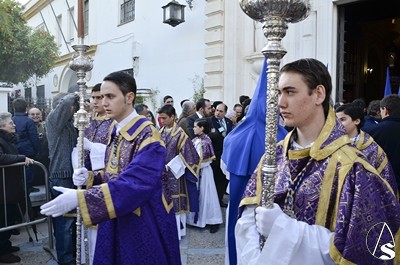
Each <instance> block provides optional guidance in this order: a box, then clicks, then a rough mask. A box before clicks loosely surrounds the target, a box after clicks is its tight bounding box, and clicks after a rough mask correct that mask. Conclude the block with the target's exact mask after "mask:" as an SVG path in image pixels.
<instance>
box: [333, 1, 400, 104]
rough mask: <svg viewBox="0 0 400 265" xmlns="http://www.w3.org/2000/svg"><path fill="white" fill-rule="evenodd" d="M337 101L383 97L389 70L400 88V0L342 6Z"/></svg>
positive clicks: (395, 87)
mask: <svg viewBox="0 0 400 265" xmlns="http://www.w3.org/2000/svg"><path fill="white" fill-rule="evenodd" d="M338 11H339V12H338V14H339V19H338V21H339V25H338V66H339V67H338V74H337V84H338V87H337V93H336V101H342V102H352V101H353V100H354V99H356V98H363V99H364V100H365V101H366V102H367V103H368V102H370V101H371V100H374V99H382V98H383V95H384V89H385V83H386V70H387V69H389V75H390V84H391V88H392V93H395V94H397V93H398V89H399V87H400V1H399V0H385V1H380V0H364V1H361V0H360V1H357V2H352V3H349V4H344V5H340V6H338Z"/></svg>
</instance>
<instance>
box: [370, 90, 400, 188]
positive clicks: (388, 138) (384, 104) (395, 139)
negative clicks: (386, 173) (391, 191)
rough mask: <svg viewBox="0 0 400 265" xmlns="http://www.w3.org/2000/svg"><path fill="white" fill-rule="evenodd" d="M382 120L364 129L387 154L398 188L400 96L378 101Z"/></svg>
mask: <svg viewBox="0 0 400 265" xmlns="http://www.w3.org/2000/svg"><path fill="white" fill-rule="evenodd" d="M380 114H381V116H382V121H381V122H380V123H378V124H375V125H372V126H370V127H369V128H366V129H365V131H366V132H367V133H368V134H370V135H371V136H372V138H374V140H375V142H377V143H378V144H379V145H380V146H381V147H382V149H383V150H384V151H385V153H386V154H387V156H388V159H389V162H390V164H391V165H392V167H393V170H394V173H395V174H396V181H397V186H398V188H399V190H400V155H399V154H400V137H399V132H400V96H398V95H389V96H386V97H384V98H383V99H382V100H381V101H380Z"/></svg>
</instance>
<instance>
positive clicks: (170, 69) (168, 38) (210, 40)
mask: <svg viewBox="0 0 400 265" xmlns="http://www.w3.org/2000/svg"><path fill="white" fill-rule="evenodd" d="M351 1H352V0H311V1H310V2H311V5H312V8H311V12H310V15H309V17H308V18H306V19H305V20H304V21H302V22H299V23H295V24H289V25H288V26H289V29H288V31H287V35H286V37H285V38H284V39H283V41H282V44H283V46H284V47H285V48H286V50H287V54H286V55H285V57H284V58H283V60H282V64H281V65H284V64H286V63H287V62H290V61H293V60H297V59H300V58H305V57H312V58H316V59H319V60H320V61H322V62H324V63H325V64H326V65H327V66H328V69H329V71H330V73H331V74H332V77H333V78H332V81H333V88H334V91H333V95H332V98H335V88H336V77H335V73H336V69H337V63H336V58H337V52H336V50H337V22H338V21H337V20H338V19H337V7H336V4H343V3H348V2H351ZM355 1H357V0H353V1H352V2H355ZM358 1H359V0H358ZM34 2H44V0H36V1H31V2H29V3H28V5H27V8H29V5H32V3H34ZM46 2H48V1H46ZM115 2H116V1H101V2H99V1H91V2H90V16H89V19H90V25H89V35H88V36H86V37H85V43H86V44H89V45H96V52H95V55H94V56H93V59H94V67H93V70H92V74H91V79H90V80H89V81H88V86H89V87H90V86H93V85H94V84H96V83H97V82H100V81H101V80H102V78H103V77H104V76H105V75H107V74H108V73H110V72H112V71H117V70H123V69H128V68H132V67H134V69H135V78H136V80H137V84H138V88H150V89H153V90H158V91H159V95H158V97H157V99H156V101H157V106H151V107H152V108H153V109H155V108H156V107H159V106H160V102H161V99H162V97H163V96H165V95H167V94H168V95H171V96H173V97H174V100H175V107H176V108H177V111H178V112H180V107H179V102H180V101H181V100H182V99H185V98H190V97H191V96H192V95H193V84H192V82H193V79H194V78H195V77H196V76H200V77H204V78H205V79H204V80H205V83H204V84H205V88H206V94H205V97H206V98H209V99H210V100H212V101H215V100H222V101H224V102H225V103H227V104H228V106H233V105H234V104H235V103H237V102H238V98H239V96H240V95H243V94H245V95H249V96H250V97H251V96H252V94H253V92H254V88H255V85H256V82H257V79H258V75H259V73H260V70H261V66H262V61H263V55H262V54H261V49H262V48H263V47H264V46H265V44H266V38H265V37H264V35H263V33H262V25H261V24H260V23H258V22H254V21H253V20H252V19H251V18H249V17H248V16H247V15H245V14H244V12H243V11H242V10H241V8H240V6H239V4H238V1H227V0H208V1H200V0H199V1H197V0H195V1H193V4H194V7H193V9H192V10H190V9H189V8H188V7H186V9H185V16H186V17H185V19H186V22H184V23H183V24H180V25H178V26H176V27H171V26H169V25H166V24H163V23H162V9H161V6H162V5H164V4H167V2H168V1H167V0H166V1H165V3H164V2H160V1H136V5H135V14H136V18H135V21H133V22H129V23H126V24H124V25H119V19H120V17H119V13H120V11H119V8H120V5H119V4H116V3H115ZM180 2H181V3H184V4H186V3H185V2H184V1H183V0H180ZM68 3H69V5H70V6H71V7H73V6H74V11H75V17H76V16H77V14H76V13H77V7H76V1H73V0H68ZM52 5H53V8H54V10H55V13H56V15H59V14H62V18H63V19H62V20H63V22H64V23H63V31H64V32H65V33H66V34H67V32H68V24H70V23H68V20H67V17H68V13H67V11H68V8H67V6H66V3H65V1H63V0H53V1H52ZM42 14H43V16H44V17H45V19H46V22H47V25H48V27H49V29H50V30H53V32H54V34H55V33H56V32H57V31H56V30H57V27H56V24H55V18H54V15H53V14H52V11H51V9H50V7H49V6H48V5H47V6H45V7H44V8H43V10H42ZM41 23H42V21H41V17H40V14H39V13H38V14H36V15H35V16H33V17H32V18H30V20H29V24H30V25H32V26H38V25H40V24H41ZM74 41H75V43H76V41H77V38H76V37H75V38H74ZM72 44H73V43H72ZM61 51H62V54H67V53H68V51H67V49H66V46H65V45H64V44H63V46H62V47H61ZM134 57H135V58H136V63H135V64H134V62H133V58H134ZM54 75H57V76H58V77H59V82H58V85H57V86H54V84H53V77H54ZM72 75H73V73H71V72H70V70H69V69H68V67H67V66H66V64H64V65H60V66H57V67H56V68H54V70H53V71H52V72H51V73H49V75H48V77H47V78H44V79H43V80H42V81H41V84H45V86H46V89H47V90H48V91H50V92H54V91H66V89H67V88H65V86H67V85H66V84H69V83H70V82H72V83H74V82H76V80H73V77H72ZM65 79H69V81H68V82H67V81H65ZM49 88H51V89H50V90H49ZM48 91H47V92H46V96H47V95H49V94H48V93H49V92H48Z"/></svg>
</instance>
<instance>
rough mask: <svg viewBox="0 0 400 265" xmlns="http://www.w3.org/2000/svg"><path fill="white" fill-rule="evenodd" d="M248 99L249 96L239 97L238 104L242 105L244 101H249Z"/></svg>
mask: <svg viewBox="0 0 400 265" xmlns="http://www.w3.org/2000/svg"><path fill="white" fill-rule="evenodd" d="M249 98H250V97H249V96H246V95H241V96H240V97H239V102H240V104H241V105H243V102H244V101H245V100H246V99H249Z"/></svg>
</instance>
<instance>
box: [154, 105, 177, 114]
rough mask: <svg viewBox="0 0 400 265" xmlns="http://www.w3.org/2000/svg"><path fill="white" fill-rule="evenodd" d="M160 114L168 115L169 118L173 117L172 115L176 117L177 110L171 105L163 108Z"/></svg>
mask: <svg viewBox="0 0 400 265" xmlns="http://www.w3.org/2000/svg"><path fill="white" fill-rule="evenodd" d="M157 113H158V114H161V113H164V114H167V115H168V116H169V117H171V116H172V115H174V116H176V111H175V108H174V107H172V106H171V105H164V106H162V107H161V108H160V109H159V110H158V111H157Z"/></svg>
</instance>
